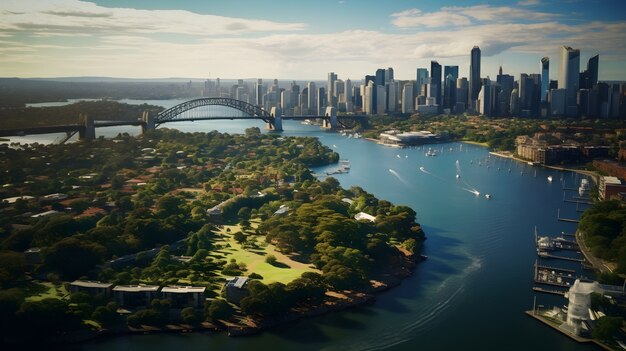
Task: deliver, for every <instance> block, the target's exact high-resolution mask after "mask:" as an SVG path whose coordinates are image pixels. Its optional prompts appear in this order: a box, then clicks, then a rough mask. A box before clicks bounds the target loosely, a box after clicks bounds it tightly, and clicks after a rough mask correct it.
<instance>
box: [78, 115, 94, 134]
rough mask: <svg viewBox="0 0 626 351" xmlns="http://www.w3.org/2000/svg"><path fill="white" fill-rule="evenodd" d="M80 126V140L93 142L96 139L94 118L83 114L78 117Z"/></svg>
mask: <svg viewBox="0 0 626 351" xmlns="http://www.w3.org/2000/svg"><path fill="white" fill-rule="evenodd" d="M78 124H80V125H81V128H80V130H79V131H78V140H82V141H91V140H94V139H96V126H95V124H94V122H93V117H91V116H88V115H86V114H84V113H81V114H80V115H78Z"/></svg>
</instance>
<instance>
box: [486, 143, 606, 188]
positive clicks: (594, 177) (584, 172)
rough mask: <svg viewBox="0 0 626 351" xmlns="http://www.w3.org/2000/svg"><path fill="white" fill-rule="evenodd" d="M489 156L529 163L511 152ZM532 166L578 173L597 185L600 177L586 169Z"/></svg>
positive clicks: (491, 152) (492, 152) (494, 153)
mask: <svg viewBox="0 0 626 351" xmlns="http://www.w3.org/2000/svg"><path fill="white" fill-rule="evenodd" d="M489 154H490V155H494V156H498V157H502V158H509V159H512V160H514V161H517V162H522V163H528V162H531V161H528V160H524V159H522V158H519V157H516V156H515V155H513V153H512V152H511V151H489ZM533 165H534V166H539V167H544V168H549V169H554V170H557V171H563V172H574V173H578V174H582V175H586V176H588V177H591V179H592V181H593V182H594V183H595V184H598V183H599V178H600V175H599V174H598V173H596V172H594V171H588V170H586V169H578V168H570V167H567V166H551V165H542V164H533Z"/></svg>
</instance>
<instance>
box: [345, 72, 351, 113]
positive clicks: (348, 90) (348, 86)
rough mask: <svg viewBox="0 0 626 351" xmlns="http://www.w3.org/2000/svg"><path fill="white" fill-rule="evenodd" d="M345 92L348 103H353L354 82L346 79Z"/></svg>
mask: <svg viewBox="0 0 626 351" xmlns="http://www.w3.org/2000/svg"><path fill="white" fill-rule="evenodd" d="M345 90H346V92H345V94H346V103H352V81H351V80H350V78H348V79H346V84H345ZM348 112H350V111H348Z"/></svg>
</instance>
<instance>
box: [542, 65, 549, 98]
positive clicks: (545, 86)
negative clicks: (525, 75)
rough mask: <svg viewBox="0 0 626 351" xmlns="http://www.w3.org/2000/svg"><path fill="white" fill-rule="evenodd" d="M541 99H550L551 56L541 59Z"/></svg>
mask: <svg viewBox="0 0 626 351" xmlns="http://www.w3.org/2000/svg"><path fill="white" fill-rule="evenodd" d="M540 65H541V92H540V94H541V101H542V102H545V101H548V90H549V89H550V58H548V57H544V58H542V59H541V64H540Z"/></svg>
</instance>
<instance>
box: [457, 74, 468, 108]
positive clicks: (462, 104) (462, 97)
mask: <svg viewBox="0 0 626 351" xmlns="http://www.w3.org/2000/svg"><path fill="white" fill-rule="evenodd" d="M467 89H468V82H467V78H465V77H463V78H459V79H457V80H456V105H455V108H454V112H456V113H463V112H465V109H466V108H467V105H466V104H467Z"/></svg>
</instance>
